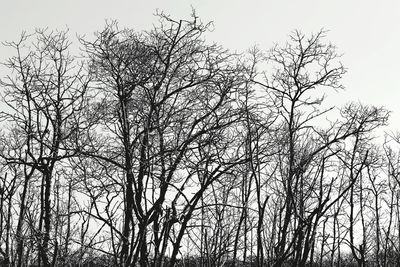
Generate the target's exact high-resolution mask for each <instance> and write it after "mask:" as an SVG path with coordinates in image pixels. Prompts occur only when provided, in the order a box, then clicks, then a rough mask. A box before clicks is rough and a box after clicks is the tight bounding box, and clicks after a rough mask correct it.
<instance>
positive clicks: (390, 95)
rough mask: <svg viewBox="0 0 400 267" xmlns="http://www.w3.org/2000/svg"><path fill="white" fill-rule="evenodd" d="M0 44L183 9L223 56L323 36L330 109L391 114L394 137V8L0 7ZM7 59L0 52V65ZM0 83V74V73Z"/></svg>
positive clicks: (86, 1) (339, 3)
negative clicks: (338, 88) (337, 68)
mask: <svg viewBox="0 0 400 267" xmlns="http://www.w3.org/2000/svg"><path fill="white" fill-rule="evenodd" d="M1 1H2V3H1V15H0V25H1V26H0V41H11V40H16V39H18V36H19V35H20V33H21V31H23V30H26V31H28V32H30V31H32V30H33V29H34V28H37V27H48V28H49V29H65V28H66V27H67V26H68V28H69V29H70V32H72V33H79V34H86V35H88V36H90V35H91V34H92V33H93V32H94V31H96V30H101V28H102V27H103V26H104V21H105V19H116V20H118V21H119V23H120V25H121V26H126V27H130V28H134V29H137V30H142V29H149V28H150V27H151V26H152V25H153V24H156V23H157V21H156V19H155V17H154V16H153V14H154V13H155V11H156V9H159V10H162V11H164V12H165V13H168V14H170V15H171V16H172V17H174V18H176V19H181V18H188V17H189V15H190V13H191V8H192V7H193V8H194V9H196V12H197V14H198V16H199V17H200V18H201V19H202V20H203V21H204V22H207V21H213V22H214V26H215V30H214V32H213V33H211V34H210V35H209V39H210V38H211V41H215V42H217V43H219V44H221V45H223V46H224V47H226V48H229V49H231V50H235V51H245V50H246V49H248V48H250V47H251V46H253V45H255V44H257V45H258V46H259V47H260V48H262V49H265V50H267V49H269V48H270V47H271V46H272V45H273V44H274V43H275V42H283V41H285V40H286V39H287V35H288V34H289V33H290V32H291V31H292V30H294V29H299V30H301V31H303V32H304V33H310V32H316V31H318V30H319V29H321V28H325V29H327V30H329V33H328V37H327V41H330V42H331V43H333V44H334V45H336V46H337V47H338V51H339V52H340V53H343V54H344V55H343V58H342V63H343V65H344V66H345V67H346V68H347V69H348V73H347V74H346V76H345V78H344V79H343V83H344V85H345V87H346V91H345V92H340V93H339V94H338V95H337V96H336V97H335V96H334V100H335V103H337V105H342V104H343V103H345V102H347V101H360V102H362V103H366V104H374V105H378V106H381V105H382V106H386V107H387V108H388V109H389V110H392V111H393V114H392V120H391V124H392V126H395V128H397V129H399V130H400V27H399V26H400V1H398V0H380V1H370V0H367V1H365V0H364V1H361V0H360V1H356V0H332V1H324V0H303V1H298V0H292V1H289V0H278V1H276V0H275V1H272V0H270V1H268V0H264V1H251V0H247V1H239V0H236V1H235V0H197V1H194V0H176V1H172V0H157V1H155V0H147V1H138V0H125V1H122V0H113V1H110V0H109V1H105V0H63V1H60V0H24V1H22V0H1ZM9 53H10V51H9V50H7V49H6V48H4V47H3V46H2V47H0V60H1V61H4V60H5V59H6V58H7V57H8V56H9ZM0 76H2V77H3V76H4V73H0Z"/></svg>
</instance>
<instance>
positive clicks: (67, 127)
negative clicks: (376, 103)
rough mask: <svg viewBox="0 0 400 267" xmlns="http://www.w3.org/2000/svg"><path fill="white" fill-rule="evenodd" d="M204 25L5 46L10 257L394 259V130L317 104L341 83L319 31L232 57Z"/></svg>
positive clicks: (171, 24) (391, 262)
mask: <svg viewBox="0 0 400 267" xmlns="http://www.w3.org/2000/svg"><path fill="white" fill-rule="evenodd" d="M208 29H209V25H207V24H203V23H201V22H200V21H199V19H198V18H197V17H196V16H193V18H192V20H190V21H186V20H179V21H176V20H173V19H171V18H170V17H168V16H165V15H160V23H159V25H158V26H155V27H154V28H153V29H152V30H150V31H142V32H137V31H133V30H130V29H122V30H121V29H119V28H118V26H117V24H116V23H110V24H107V25H106V26H105V28H104V30H102V31H100V32H98V33H97V34H96V36H95V38H94V40H88V39H80V40H79V41H80V42H79V43H80V44H81V52H82V55H81V56H79V57H78V56H74V55H73V53H72V48H71V42H70V41H69V39H68V33H67V32H50V33H49V32H48V31H39V30H38V31H37V32H35V33H34V34H33V35H26V34H23V35H22V36H21V39H20V40H19V41H18V42H10V43H7V44H6V45H8V46H10V47H12V48H13V49H14V51H15V55H14V56H13V57H11V58H10V59H9V60H8V61H7V62H4V66H5V67H7V69H8V73H6V74H2V76H3V78H2V79H1V83H0V85H1V94H2V104H1V105H2V106H1V110H2V111H1V114H0V118H1V122H0V123H1V126H2V131H1V135H0V176H1V179H0V202H1V203H0V209H1V210H0V259H1V262H2V263H1V264H3V265H4V266H18V267H20V266H46V267H47V266H349V265H352V264H353V265H358V266H366V265H368V266H398V265H399V264H400V251H399V250H400V245H399V240H400V206H399V204H400V203H399V201H400V194H399V192H400V191H399V186H400V180H399V168H400V165H399V164H400V163H399V162H400V161H399V159H400V158H399V152H398V148H397V147H396V146H397V144H399V141H398V140H399V138H397V137H396V136H385V137H382V138H376V136H377V133H380V132H379V131H376V130H377V129H378V128H380V127H381V126H384V125H386V124H387V120H388V112H387V111H386V110H385V109H384V108H381V107H373V106H365V105H362V104H359V103H349V104H347V105H345V106H344V107H335V108H325V105H324V103H325V102H324V98H325V95H326V94H328V93H330V91H335V90H337V91H340V89H342V85H341V78H342V76H343V75H344V74H345V68H344V67H343V66H342V65H341V63H340V61H339V59H340V56H339V55H338V54H337V52H336V48H335V47H334V46H333V45H331V44H326V43H324V38H325V32H323V31H321V32H319V33H317V34H314V35H310V36H306V35H304V34H302V33H301V32H298V31H296V32H293V33H292V34H291V35H290V39H289V41H288V42H287V44H284V45H277V46H275V47H273V48H272V49H271V50H269V51H265V52H263V51H261V50H259V49H252V50H250V51H249V52H247V53H244V54H241V55H238V54H233V53H230V52H229V51H227V50H225V49H223V48H222V47H220V46H218V45H216V44H209V43H207V42H206V41H205V40H204V34H205V33H206V32H207V31H208ZM339 93H340V92H339ZM3 265H2V266H3Z"/></svg>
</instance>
